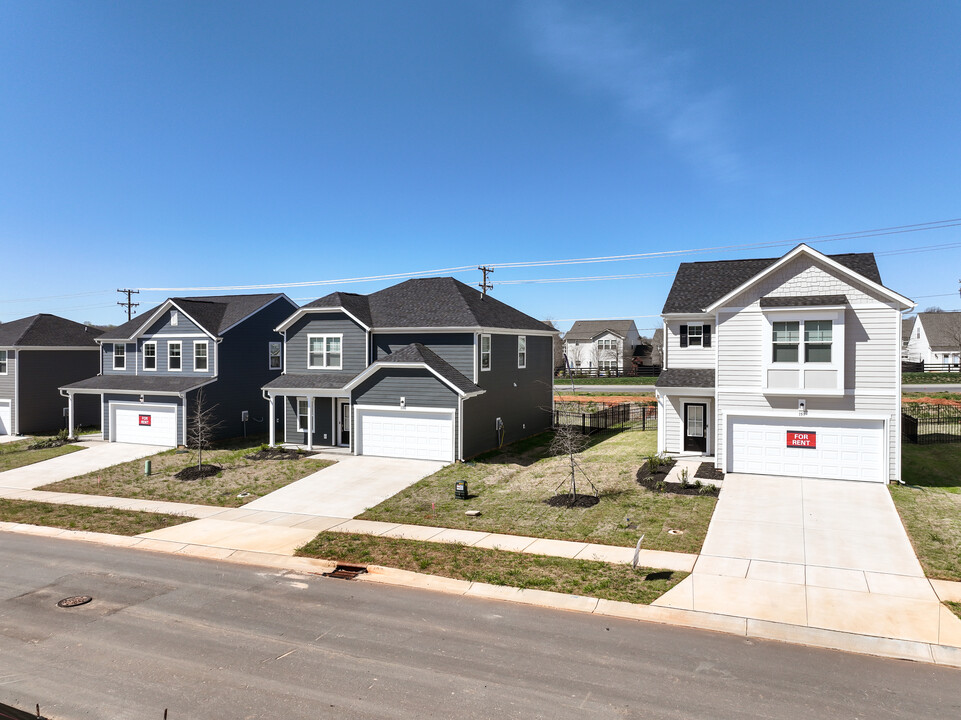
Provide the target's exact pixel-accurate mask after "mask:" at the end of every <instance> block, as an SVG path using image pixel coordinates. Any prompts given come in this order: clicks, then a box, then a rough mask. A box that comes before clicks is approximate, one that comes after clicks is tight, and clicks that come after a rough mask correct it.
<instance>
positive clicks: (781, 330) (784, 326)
mask: <svg viewBox="0 0 961 720" xmlns="http://www.w3.org/2000/svg"><path fill="white" fill-rule="evenodd" d="M773 325H774V355H773V356H772V358H771V359H772V361H773V362H792V363H794V362H797V361H798V342H800V339H801V330H800V328H801V324H800V323H798V322H776V323H774V324H773Z"/></svg>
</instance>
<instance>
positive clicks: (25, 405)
mask: <svg viewBox="0 0 961 720" xmlns="http://www.w3.org/2000/svg"><path fill="white" fill-rule="evenodd" d="M18 355H19V356H20V367H19V372H20V398H21V400H23V402H21V403H20V409H19V415H18V418H17V432H18V433H20V434H25V433H40V432H47V431H56V430H60V429H61V428H65V427H66V426H67V423H66V418H65V417H64V414H63V409H64V408H65V407H67V405H68V404H69V401H68V400H67V398H65V397H63V396H62V395H60V388H61V387H62V386H63V385H67V384H69V383H72V382H77V381H78V380H84V379H85V378H88V377H91V376H93V375H96V374H97V370H99V367H100V366H99V358H98V355H97V348H91V349H90V350H21V351H20V352H19V353H18ZM99 416H100V398H99V397H98V396H96V395H83V394H78V395H74V426H75V427H76V426H79V425H85V426H87V427H90V426H99Z"/></svg>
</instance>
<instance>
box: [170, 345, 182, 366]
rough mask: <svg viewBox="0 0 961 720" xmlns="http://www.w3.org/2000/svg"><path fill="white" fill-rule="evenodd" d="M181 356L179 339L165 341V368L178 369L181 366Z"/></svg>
mask: <svg viewBox="0 0 961 720" xmlns="http://www.w3.org/2000/svg"><path fill="white" fill-rule="evenodd" d="M180 361H181V357H180V341H179V340H176V341H173V340H172V341H170V342H169V343H167V369H168V370H180V368H181V362H180Z"/></svg>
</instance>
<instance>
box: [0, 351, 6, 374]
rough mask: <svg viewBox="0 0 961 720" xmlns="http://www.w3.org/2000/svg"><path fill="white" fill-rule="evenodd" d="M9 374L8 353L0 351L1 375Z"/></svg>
mask: <svg viewBox="0 0 961 720" xmlns="http://www.w3.org/2000/svg"><path fill="white" fill-rule="evenodd" d="M6 374H7V351H6V350H0V375H6Z"/></svg>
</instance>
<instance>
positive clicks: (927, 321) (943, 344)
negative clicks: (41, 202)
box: [0, 312, 961, 350]
mask: <svg viewBox="0 0 961 720" xmlns="http://www.w3.org/2000/svg"><path fill="white" fill-rule="evenodd" d="M918 320H920V321H921V327H923V328H924V336H925V337H926V338H927V340H928V345H929V346H930V347H931V349H932V350H959V349H961V312H920V313H918ZM0 327H2V326H0Z"/></svg>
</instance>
